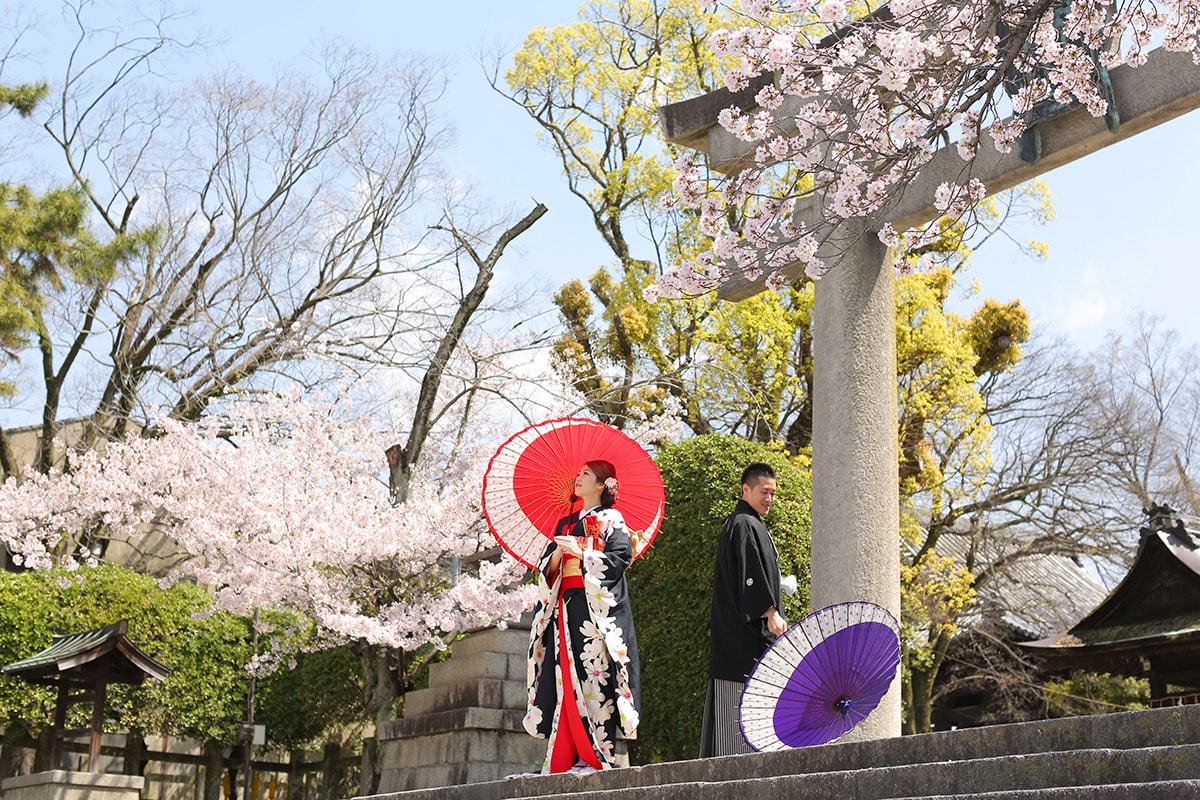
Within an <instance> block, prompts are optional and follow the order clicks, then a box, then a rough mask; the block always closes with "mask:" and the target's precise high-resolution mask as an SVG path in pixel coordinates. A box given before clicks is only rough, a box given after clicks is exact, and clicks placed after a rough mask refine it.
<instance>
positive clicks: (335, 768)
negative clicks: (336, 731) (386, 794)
mask: <svg viewBox="0 0 1200 800" xmlns="http://www.w3.org/2000/svg"><path fill="white" fill-rule="evenodd" d="M341 779H342V746H341V745H340V744H338V743H337V742H326V743H325V752H324V754H323V755H322V757H321V791H320V793H319V794H318V799H319V800H338V784H339V783H341ZM374 793H375V790H374V789H373V788H372V790H371V794H374Z"/></svg>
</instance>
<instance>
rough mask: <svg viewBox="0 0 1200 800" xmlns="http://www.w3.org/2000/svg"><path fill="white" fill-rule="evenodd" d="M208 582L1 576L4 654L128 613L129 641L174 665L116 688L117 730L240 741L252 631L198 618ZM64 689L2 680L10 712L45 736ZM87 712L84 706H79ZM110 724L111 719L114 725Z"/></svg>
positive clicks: (9, 718) (105, 572) (12, 657)
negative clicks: (158, 679)
mask: <svg viewBox="0 0 1200 800" xmlns="http://www.w3.org/2000/svg"><path fill="white" fill-rule="evenodd" d="M209 606H210V603H209V599H208V595H207V594H206V593H205V592H204V591H203V590H202V589H200V588H198V587H196V586H194V585H192V584H187V583H180V584H177V585H176V586H174V587H173V588H171V589H169V590H163V589H160V588H158V584H157V581H156V580H155V579H154V578H151V577H149V576H146V575H139V574H138V573H135V572H132V571H130V570H126V569H123V568H121V567H117V566H112V565H103V566H99V567H95V568H85V569H81V570H79V571H78V572H73V573H71V572H61V571H52V572H41V571H39V572H23V573H20V574H17V575H13V574H9V573H4V574H3V575H0V620H2V621H0V660H3V663H6V664H7V663H10V662H13V661H18V660H20V659H22V658H26V657H28V656H31V655H33V654H34V653H36V652H38V651H39V650H41V649H43V648H45V647H47V646H48V645H49V644H50V641H51V637H52V636H53V635H54V634H66V633H78V632H80V631H85V630H91V629H94V628H99V627H101V626H103V625H108V624H111V623H113V622H116V621H117V620H120V619H128V620H129V634H128V635H129V638H130V640H131V641H133V643H134V644H136V645H137V646H138V647H139V648H141V649H142V650H143V651H144V652H146V653H147V654H148V655H150V656H151V657H152V658H155V659H156V660H158V661H159V662H160V663H162V664H164V665H165V666H167V667H168V668H170V669H171V670H172V674H171V676H170V677H169V678H168V679H167V680H166V681H163V682H162V683H153V682H151V683H148V684H146V685H145V686H143V687H129V686H123V685H114V686H113V687H112V688H111V690H110V693H109V700H108V714H109V721H111V723H112V724H113V725H114V728H115V727H136V728H142V729H144V730H154V731H161V732H164V733H179V734H187V735H192V736H197V737H198V738H202V739H209V738H217V739H221V740H223V741H226V742H232V741H235V740H236V736H235V735H233V732H234V730H235V727H236V723H237V722H238V721H239V720H240V719H242V718H243V717H244V716H245V702H246V700H245V698H246V688H247V677H248V676H247V674H246V672H245V668H244V665H245V663H246V661H247V660H248V659H249V628H248V626H247V625H246V623H245V622H244V621H242V620H239V619H238V618H236V617H232V616H231V615H228V614H214V615H212V616H209V617H207V618H205V619H203V620H195V619H193V618H194V616H195V615H196V614H199V613H200V612H202V611H205V610H207V609H208V608H209ZM54 704H55V693H54V692H53V691H52V690H50V689H47V688H41V687H33V686H31V685H30V684H27V683H24V682H22V681H17V680H14V679H11V678H0V715H2V716H0V718H2V719H3V720H4V725H5V728H6V729H7V728H8V727H9V726H10V725H15V726H17V727H18V728H23V729H24V730H26V731H27V732H28V733H30V734H33V735H36V734H37V733H38V732H39V731H41V730H43V729H45V728H47V727H49V726H50V725H52V723H53V713H54ZM78 713H80V714H82V713H84V711H83V708H82V707H79V711H78ZM106 725H107V723H106Z"/></svg>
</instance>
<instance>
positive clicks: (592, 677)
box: [524, 508, 641, 772]
mask: <svg viewBox="0 0 1200 800" xmlns="http://www.w3.org/2000/svg"><path fill="white" fill-rule="evenodd" d="M593 516H594V517H597V518H598V519H599V520H600V522H601V536H602V541H603V549H591V550H589V549H585V550H584V553H583V564H582V571H583V584H584V588H583V589H568V590H566V591H565V592H563V591H562V589H561V585H562V570H561V569H559V571H558V573H557V574H555V575H550V574H548V567H549V562H550V557H551V555H553V553H554V549H555V548H554V543H553V542H551V543H550V545H549V546H547V548H546V550H545V552H544V553H543V554H542V557H541V559H539V561H538V573H539V574H538V588H539V598H538V602H537V605H536V606H535V608H534V617H533V625H532V628H531V630H530V637H529V670H528V678H529V705H528V709H527V712H526V714H525V719H524V725H525V729H526V730H527V731H528V732H529V733H530V734H532V735H533V736H537V737H539V738H547V739H549V745H548V747H547V748H546V760H545V762H544V763H543V766H542V771H543V772H548V771H549V768H550V755H551V753H552V751H553V749H554V743H555V737H556V736H557V735H558V730H559V712H560V708H561V703H560V697H561V694H562V687H563V676H562V673H561V669H562V666H563V665H562V664H561V663H559V662H560V658H559V653H560V647H561V646H562V645H563V644H564V643H563V642H560V635H559V615H560V614H562V613H564V611H565V615H566V618H565V622H566V624H565V626H564V627H565V629H566V631H567V637H566V638H567V641H566V642H565V645H566V649H567V652H568V654H569V656H568V659H569V663H571V664H573V665H574V670H573V672H572V676H573V680H571V681H570V683H571V686H572V689H573V690H574V694H575V704H576V708H577V709H578V710H579V715H580V717H581V718H582V719H583V723H584V728H585V729H586V731H587V733H588V736H589V737H590V739H591V743H592V746H593V749H594V750H595V753H596V755H597V757H598V759H599V761H600V764H601V767H602V768H604V769H608V768H611V767H613V766H615V764H614V761H613V759H614V748H615V744H616V740H617V737H618V736H621V737H625V738H630V737H632V736H633V735H634V732H635V730H636V728H637V724H638V710H639V708H640V706H641V697H640V687H639V666H638V655H637V636H636V634H635V633H634V629H633V614H632V612H631V611H630V608H629V592H628V589H627V587H626V583H625V568H626V567H628V566H629V563H630V561H631V560H632V558H633V545H632V543H631V542H630V539H629V532H628V530H627V529H626V527H625V518H624V517H622V516H621V512H620V511H617V510H616V509H615V508H594V509H589V510H587V511H584V512H582V513H580V514H577V515H575V514H573V515H571V516H570V517H566V518H564V519H562V520H560V521H559V523H558V524H557V525H556V526H555V532H556V534H557V535H564V534H571V535H574V536H577V537H580V538H581V539H582V538H583V537H584V536H585V520H586V519H587V518H588V517H593Z"/></svg>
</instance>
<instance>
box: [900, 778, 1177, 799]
mask: <svg viewBox="0 0 1200 800" xmlns="http://www.w3.org/2000/svg"><path fill="white" fill-rule="evenodd" d="M971 797H972V798H973V799H974V800H1186V798H1193V797H1200V780H1183V781H1159V782H1156V783H1114V784H1108V785H1105V786H1059V787H1055V788H1053V789H1017V790H1013V791H1006V792H987V793H985V794H974V795H971ZM962 798H963V795H960V794H935V795H922V796H921V797H893V798H889V799H888V800H962Z"/></svg>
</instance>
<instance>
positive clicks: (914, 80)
mask: <svg viewBox="0 0 1200 800" xmlns="http://www.w3.org/2000/svg"><path fill="white" fill-rule="evenodd" d="M707 5H708V7H710V8H712V7H715V6H716V5H718V3H716V2H708V3H707ZM785 5H786V6H787V7H788V10H787V11H786V12H784V11H781V10H780V9H781V6H785ZM740 13H741V14H742V15H743V16H742V19H744V20H745V23H746V24H745V25H744V26H743V27H740V28H736V29H722V30H718V31H716V32H714V33H713V35H712V37H711V43H712V46H713V47H714V49H715V50H716V52H717V53H718V55H722V56H730V57H735V58H737V59H738V64H737V66H735V67H734V68H733V69H731V70H730V71H729V72H728V73H727V75H726V80H725V83H726V86H727V87H728V88H729V89H731V90H743V89H746V88H747V87H751V86H754V87H758V88H757V92H756V94H755V104H756V105H755V106H754V107H752V108H749V109H742V108H738V107H731V108H728V109H726V110H725V111H723V112H722V113H721V115H720V123H721V125H722V126H723V127H724V128H725V129H727V130H728V131H730V132H731V133H732V134H734V135H735V136H736V137H738V138H739V139H741V140H743V141H744V142H746V147H747V151H748V153H747V157H746V159H745V163H744V165H743V167H744V168H742V169H741V170H740V171H737V172H736V173H735V174H732V175H729V176H719V177H715V178H714V177H713V176H711V175H709V174H707V173H706V170H705V169H704V167H703V165H702V162H701V160H700V159H699V157H698V156H695V155H686V156H684V157H682V158H681V159H679V161H678V162H677V167H678V169H679V177H678V178H677V180H676V182H675V186H676V190H677V197H676V198H675V199H674V201H675V202H682V203H683V204H685V205H687V206H690V207H693V208H696V209H698V211H699V214H700V217H701V226H702V228H703V230H704V232H705V234H706V235H707V236H709V237H710V239H711V247H710V248H709V249H707V250H706V251H704V252H702V253H701V254H700V255H699V256H698V257H696V258H693V259H688V260H683V261H681V262H680V263H679V264H677V265H676V266H675V267H674V268H673V269H671V270H668V271H667V272H666V273H665V274H664V275H663V276H662V278H661V279H660V281H659V282H658V284H657V285H655V286H652V287H650V288H649V289H648V290H647V291H648V297H650V298H653V297H657V296H667V297H678V296H682V295H689V294H698V293H703V292H705V291H707V290H709V289H712V288H714V287H715V286H718V285H720V284H721V283H723V282H724V281H725V280H727V279H728V278H729V277H734V276H739V275H740V276H744V277H746V278H748V279H751V280H757V279H758V278H760V277H762V275H763V274H764V273H766V274H767V285H768V286H770V287H772V288H778V287H780V286H782V285H783V284H784V283H786V282H787V281H788V278H787V277H786V276H785V275H783V274H782V273H780V272H779V270H780V269H781V268H782V267H784V266H787V265H796V264H800V265H803V266H804V271H805V272H806V274H807V275H809V276H810V277H814V278H816V277H819V276H820V275H822V274H823V273H824V272H825V271H826V270H827V269H828V268H829V265H830V263H831V259H832V258H833V257H835V256H836V253H835V252H833V251H834V250H836V244H835V243H834V242H831V241H830V236H831V234H832V232H833V231H834V230H835V229H837V228H838V227H839V226H840V225H841V224H842V223H843V222H846V221H848V220H858V221H859V222H860V223H865V226H862V227H860V228H859V229H861V230H874V231H879V236H880V238H881V239H882V240H883V241H884V243H885V244H888V245H889V246H897V245H901V244H903V245H905V246H907V247H908V248H909V249H911V248H914V247H920V246H921V243H922V242H924V241H928V240H929V239H930V238H931V237H936V236H937V235H939V233H940V225H939V224H937V223H934V224H931V225H929V226H927V227H926V229H924V230H909V231H897V230H893V229H892V227H891V226H890V225H889V224H888V223H889V213H890V211H891V210H892V209H893V208H894V206H895V205H896V203H897V202H898V200H899V198H900V197H901V196H902V195H903V194H904V193H905V192H906V191H907V190H908V189H909V187H910V185H911V183H912V181H913V180H914V178H915V177H916V176H917V175H918V174H919V173H920V171H921V169H922V167H923V166H924V165H925V164H926V163H927V162H928V161H929V160H930V159H931V158H932V157H933V155H934V153H935V152H936V151H937V150H938V149H939V148H940V147H943V146H949V143H950V142H951V141H954V145H953V146H954V147H955V148H956V149H957V151H958V154H959V155H960V156H961V158H962V159H963V168H962V170H961V172H960V174H959V177H958V179H957V180H955V181H948V182H945V183H942V184H941V185H940V186H938V187H937V188H936V192H935V196H934V197H933V198H932V200H933V205H934V207H935V208H936V209H937V210H938V211H940V212H941V213H943V214H944V215H945V216H947V217H950V218H963V219H966V220H967V221H968V222H969V220H970V217H971V210H972V208H973V207H974V205H975V204H977V203H978V202H979V201H980V200H981V199H982V198H983V197H984V195H985V194H986V191H987V190H986V187H985V186H984V184H983V183H982V182H981V181H980V180H979V179H978V178H975V177H973V175H972V169H973V164H974V160H975V158H976V155H977V153H978V152H979V148H980V146H981V143H982V142H983V141H984V140H985V139H988V138H990V139H991V140H992V142H993V143H994V145H995V147H996V149H998V150H999V151H1001V152H1007V151H1009V150H1010V149H1011V148H1012V147H1013V145H1014V142H1016V141H1017V139H1018V138H1019V137H1020V136H1021V134H1022V133H1023V132H1024V131H1025V129H1026V127H1027V124H1028V121H1029V119H1030V118H1029V116H1028V115H1029V112H1030V111H1031V109H1033V108H1034V107H1035V106H1037V105H1039V104H1043V103H1047V102H1054V103H1064V104H1065V103H1079V104H1081V105H1083V106H1085V107H1086V108H1087V109H1088V111H1090V112H1091V113H1092V114H1093V115H1095V116H1101V115H1104V114H1105V112H1106V111H1107V110H1108V104H1109V98H1108V96H1107V94H1106V90H1105V81H1104V79H1103V71H1104V70H1106V69H1108V68H1111V67H1114V66H1116V65H1118V64H1120V63H1125V64H1129V65H1130V66H1137V65H1140V64H1142V63H1144V62H1145V61H1146V59H1147V54H1148V51H1149V50H1150V49H1151V47H1152V45H1154V44H1155V43H1159V42H1161V44H1162V46H1163V47H1165V48H1167V49H1170V50H1175V51H1185V52H1193V53H1194V52H1196V44H1197V34H1198V31H1200V10H1198V9H1197V7H1196V5H1195V4H1194V3H1189V2H1186V1H1185V0H1166V1H1165V2H1158V3H1150V2H1146V0H1117V1H1116V2H1113V1H1112V0H1072V2H1070V3H1064V2H1063V0H971V1H970V2H963V3H951V2H943V1H942V0H891V2H888V3H886V4H874V3H866V4H856V3H847V2H846V0H793V2H790V3H787V4H783V3H780V2H778V1H777V0H742V2H741V3H740ZM814 193H815V194H816V195H817V196H818V197H819V202H818V204H817V205H818V207H819V211H818V212H816V213H813V214H809V215H805V218H803V219H797V218H796V214H795V212H796V209H797V202H798V200H800V198H802V197H805V196H807V195H810V194H814ZM746 205H749V207H750V208H749V210H748V211H747V212H746V216H745V217H744V227H741V228H731V227H730V225H729V224H728V222H729V220H730V219H731V218H737V217H738V214H737V213H734V212H740V211H741V210H742V209H743V208H744V207H745V206H746Z"/></svg>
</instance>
